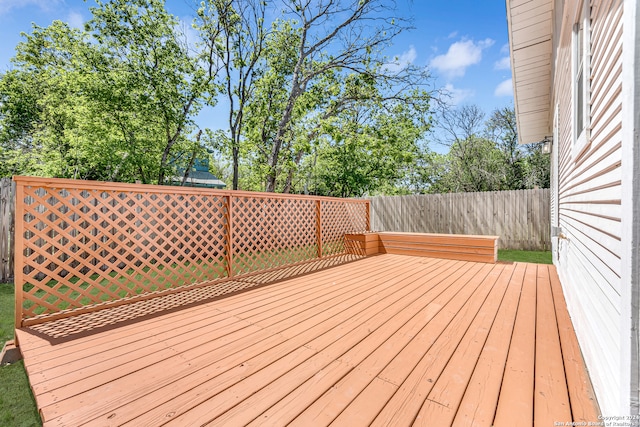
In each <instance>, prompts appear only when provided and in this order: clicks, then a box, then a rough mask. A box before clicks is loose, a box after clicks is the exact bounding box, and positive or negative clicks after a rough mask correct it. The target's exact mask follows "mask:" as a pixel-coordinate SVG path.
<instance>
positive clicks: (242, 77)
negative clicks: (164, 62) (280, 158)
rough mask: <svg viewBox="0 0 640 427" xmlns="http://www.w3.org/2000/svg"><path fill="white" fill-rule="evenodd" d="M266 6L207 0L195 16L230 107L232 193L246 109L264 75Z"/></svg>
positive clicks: (256, 1) (257, 1)
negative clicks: (217, 67) (221, 77)
mask: <svg viewBox="0 0 640 427" xmlns="http://www.w3.org/2000/svg"><path fill="white" fill-rule="evenodd" d="M266 6H267V3H266V2H264V1H262V0H208V1H207V2H206V3H204V4H203V5H202V6H201V7H200V8H199V9H198V12H197V14H198V18H197V23H196V28H197V29H198V30H199V32H200V35H201V38H202V39H203V40H206V43H207V44H209V45H212V46H215V47H216V49H214V50H213V51H212V52H213V53H215V55H214V56H212V57H211V58H209V61H210V62H211V63H220V64H221V65H222V72H223V81H222V84H221V87H222V93H224V95H225V96H226V97H227V102H228V105H229V107H228V124H229V137H228V139H225V140H224V141H225V142H226V144H227V145H229V147H230V150H231V156H232V168H233V178H232V181H233V184H232V188H233V189H234V190H237V189H238V171H239V161H240V147H241V144H242V141H243V137H244V125H245V115H246V108H247V105H248V103H249V102H250V101H251V99H252V96H253V92H254V87H255V83H256V81H257V80H258V78H259V77H260V76H261V73H262V72H263V70H262V68H261V67H260V66H261V65H262V63H263V61H264V54H263V52H264V49H265V44H266V39H267V36H268V31H267V30H268V27H267V26H266V23H265V14H266Z"/></svg>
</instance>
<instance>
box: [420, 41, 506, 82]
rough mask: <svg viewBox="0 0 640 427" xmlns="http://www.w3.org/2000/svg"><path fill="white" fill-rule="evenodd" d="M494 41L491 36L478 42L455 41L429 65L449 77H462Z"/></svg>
mask: <svg viewBox="0 0 640 427" xmlns="http://www.w3.org/2000/svg"><path fill="white" fill-rule="evenodd" d="M494 43H495V41H494V40H492V39H489V38H487V39H484V40H480V41H478V42H474V41H473V40H461V41H458V42H455V43H453V44H452V45H451V46H449V50H448V51H447V53H445V54H443V55H438V56H436V57H435V58H433V59H432V60H431V62H430V63H429V65H430V66H431V67H432V68H435V69H436V70H438V71H439V72H440V73H442V74H444V75H445V76H447V78H449V79H451V78H453V77H462V76H464V73H465V71H466V70H467V68H468V67H469V66H471V65H474V64H477V63H479V62H480V60H481V59H482V51H483V50H484V49H486V48H488V47H490V46H492V45H493V44H494Z"/></svg>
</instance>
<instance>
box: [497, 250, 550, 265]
mask: <svg viewBox="0 0 640 427" xmlns="http://www.w3.org/2000/svg"><path fill="white" fill-rule="evenodd" d="M498 261H517V262H532V263H535V264H552V261H551V252H550V251H516V250H512V249H498Z"/></svg>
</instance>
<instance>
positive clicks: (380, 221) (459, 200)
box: [371, 189, 551, 250]
mask: <svg viewBox="0 0 640 427" xmlns="http://www.w3.org/2000/svg"><path fill="white" fill-rule="evenodd" d="M549 197H550V193H549V189H537V190H517V191H488V192H482V193H449V194H428V195H416V196H381V197H373V198H371V228H372V230H376V231H405V232H423V233H447V234H485V235H494V236H499V237H500V240H499V241H498V244H499V247H500V248H501V249H525V250H550V248H551V238H550V218H549V200H550V199H549Z"/></svg>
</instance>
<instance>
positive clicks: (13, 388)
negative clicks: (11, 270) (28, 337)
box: [0, 283, 42, 427]
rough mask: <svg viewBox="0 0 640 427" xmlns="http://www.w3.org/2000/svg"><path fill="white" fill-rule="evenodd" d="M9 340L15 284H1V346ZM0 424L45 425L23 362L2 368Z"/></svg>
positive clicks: (0, 380) (25, 426) (11, 333)
mask: <svg viewBox="0 0 640 427" xmlns="http://www.w3.org/2000/svg"><path fill="white" fill-rule="evenodd" d="M10 339H13V284H11V283H0V347H2V346H4V343H5V342H6V341H7V340H10ZM0 425H1V426H16V427H18V426H20V427H22V426H24V427H31V426H40V425H42V423H41V421H40V416H39V415H38V410H37V409H36V402H35V401H34V400H33V395H32V394H31V389H30V388H29V382H28V380H27V374H26V372H25V371H24V365H23V364H22V362H21V361H20V362H18V363H14V364H13V365H8V366H2V367H0Z"/></svg>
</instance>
